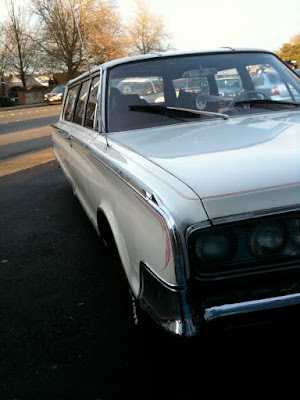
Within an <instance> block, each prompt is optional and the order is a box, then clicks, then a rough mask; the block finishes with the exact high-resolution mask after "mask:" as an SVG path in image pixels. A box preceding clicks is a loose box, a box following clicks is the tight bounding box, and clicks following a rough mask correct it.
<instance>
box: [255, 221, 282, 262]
mask: <svg viewBox="0 0 300 400" xmlns="http://www.w3.org/2000/svg"><path fill="white" fill-rule="evenodd" d="M285 238H286V233H285V229H284V227H283V226H282V225H275V224H270V223H263V224H261V225H258V226H256V227H255V228H254V229H253V231H252V234H251V235H250V247H251V251H252V252H253V254H254V255H255V256H256V257H257V256H261V257H263V256H269V255H272V254H275V253H277V252H279V251H280V250H282V249H283V247H284V245H285Z"/></svg>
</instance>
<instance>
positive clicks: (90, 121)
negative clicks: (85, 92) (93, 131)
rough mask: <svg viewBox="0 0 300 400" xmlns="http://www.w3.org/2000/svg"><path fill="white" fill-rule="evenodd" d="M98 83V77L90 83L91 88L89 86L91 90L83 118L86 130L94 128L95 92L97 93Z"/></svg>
mask: <svg viewBox="0 0 300 400" xmlns="http://www.w3.org/2000/svg"><path fill="white" fill-rule="evenodd" d="M99 83H100V77H99V76H96V77H95V78H94V79H93V81H92V86H91V90H90V93H89V98H88V103H87V109H86V117H85V124H84V125H85V126H86V127H88V128H93V126H94V118H95V111H96V101H97V92H98V87H99Z"/></svg>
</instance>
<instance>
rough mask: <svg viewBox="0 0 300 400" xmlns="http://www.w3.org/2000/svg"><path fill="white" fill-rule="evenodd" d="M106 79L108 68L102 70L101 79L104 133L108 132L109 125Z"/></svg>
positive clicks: (102, 126) (102, 125)
mask: <svg viewBox="0 0 300 400" xmlns="http://www.w3.org/2000/svg"><path fill="white" fill-rule="evenodd" d="M106 79H107V69H105V70H104V71H103V72H102V81H101V90H102V92H101V128H102V130H101V132H102V133H103V134H107V126H106V96H105V94H106V89H107V88H106V86H107V83H106Z"/></svg>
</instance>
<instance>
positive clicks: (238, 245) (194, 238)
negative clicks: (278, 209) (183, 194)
mask: <svg viewBox="0 0 300 400" xmlns="http://www.w3.org/2000/svg"><path fill="white" fill-rule="evenodd" d="M220 238H223V239H222V240H220ZM225 238H227V239H225ZM214 239H216V240H215V243H214ZM207 243H208V244H209V245H207ZM220 243H221V245H223V246H225V245H224V244H226V243H227V244H228V248H227V249H226V248H224V249H223V248H221V245H220ZM188 249H189V256H190V264H191V274H192V275H193V276H194V277H196V278H198V279H211V278H221V277H230V276H236V275H240V274H245V273H247V274H249V273H250V274H252V273H257V272H261V271H270V270H271V269H274V268H275V269H278V268H289V266H290V267H293V268H294V267H295V266H297V265H298V266H300V212H299V211H297V212H290V213H287V214H279V215H268V216H265V217H259V218H251V219H248V220H242V221H235V222H231V223H228V222H227V223H224V224H220V225H217V226H211V227H209V228H207V227H205V228H203V229H195V230H193V231H192V232H191V233H190V235H189V236H188ZM207 249H209V250H210V251H209V252H208V251H207Z"/></svg>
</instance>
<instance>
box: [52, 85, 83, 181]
mask: <svg viewBox="0 0 300 400" xmlns="http://www.w3.org/2000/svg"><path fill="white" fill-rule="evenodd" d="M78 91H79V84H77V85H75V86H72V87H71V88H68V92H67V96H66V99H65V102H64V105H63V110H62V113H61V118H60V120H59V121H58V122H57V124H55V125H52V142H53V150H54V153H55V155H56V158H57V159H58V161H59V163H60V165H61V167H62V168H63V170H64V172H65V174H66V175H67V177H68V178H69V180H70V181H71V183H72V185H73V186H74V173H73V170H72V162H71V150H72V137H71V131H72V120H73V116H74V110H75V104H76V99H77V96H78Z"/></svg>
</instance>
